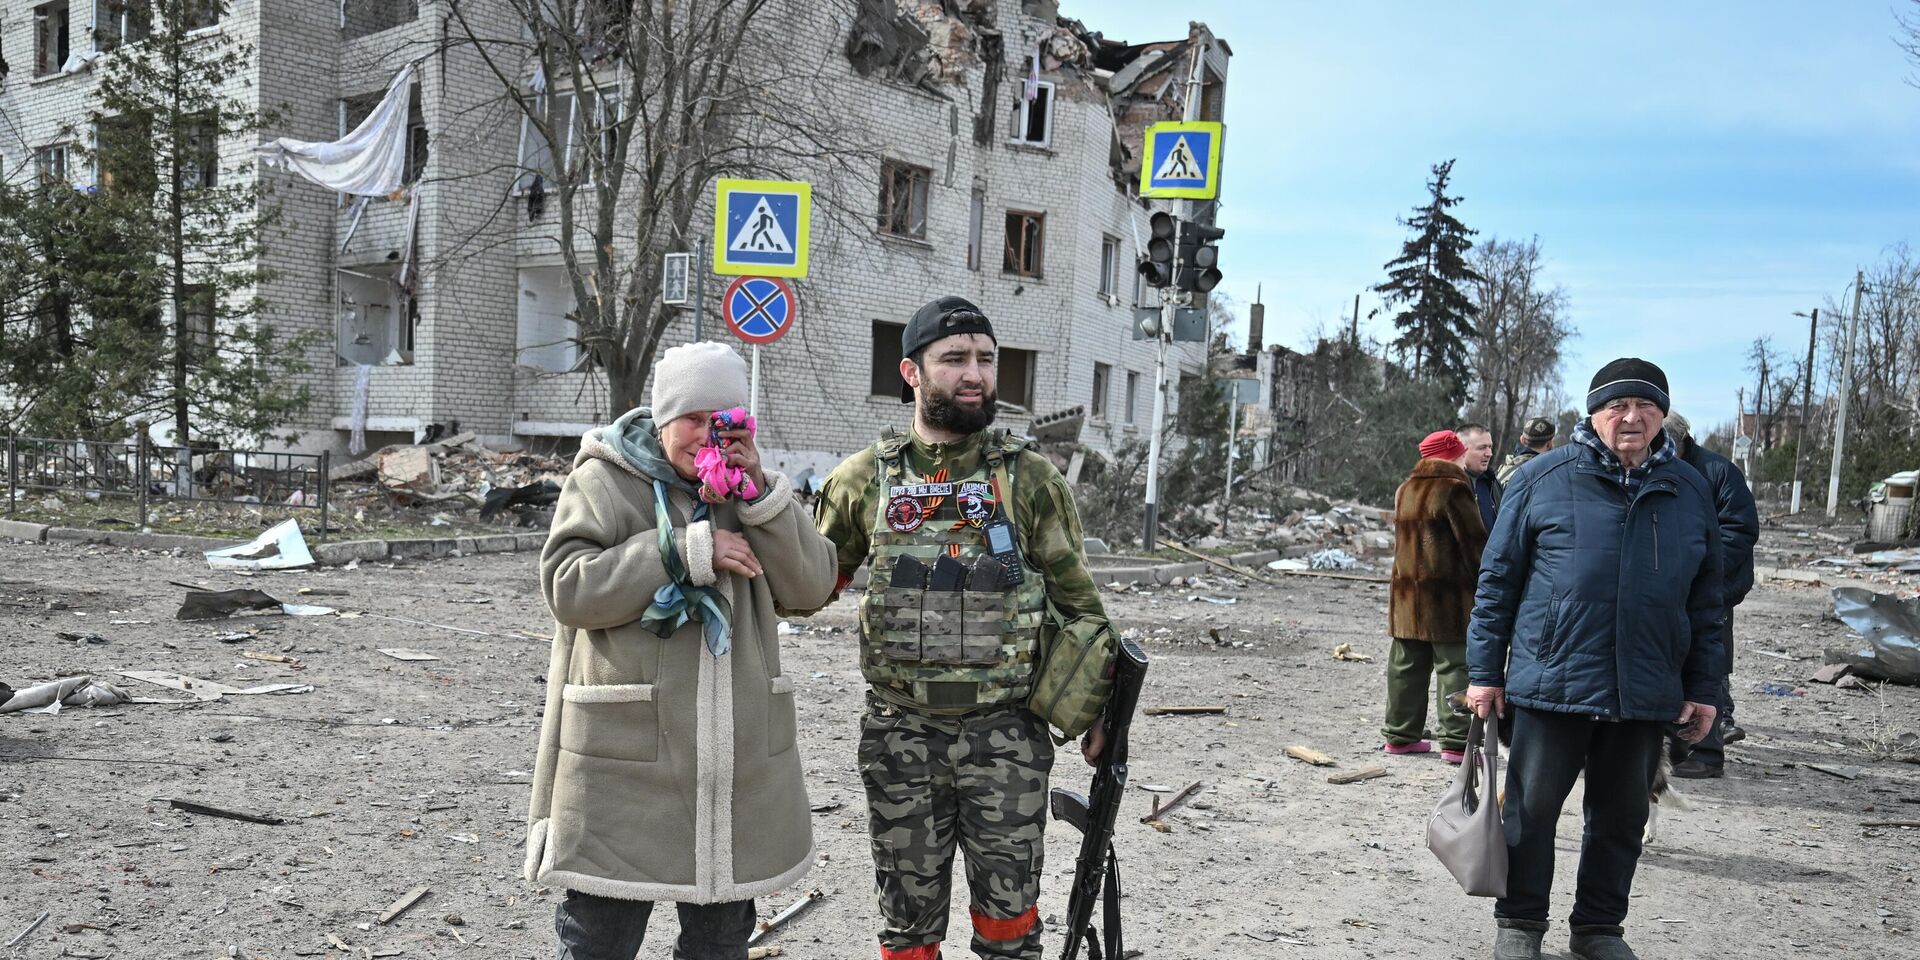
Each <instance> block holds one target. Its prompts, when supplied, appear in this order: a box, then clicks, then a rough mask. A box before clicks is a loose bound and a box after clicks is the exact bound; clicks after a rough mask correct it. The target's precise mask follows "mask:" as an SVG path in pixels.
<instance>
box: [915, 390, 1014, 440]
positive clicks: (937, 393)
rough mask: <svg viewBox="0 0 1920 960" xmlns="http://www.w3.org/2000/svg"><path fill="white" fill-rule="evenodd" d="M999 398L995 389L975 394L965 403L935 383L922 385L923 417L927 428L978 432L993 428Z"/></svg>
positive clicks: (921, 412)
mask: <svg viewBox="0 0 1920 960" xmlns="http://www.w3.org/2000/svg"><path fill="white" fill-rule="evenodd" d="M999 403H1000V397H999V394H998V393H996V392H995V391H994V390H993V389H992V388H987V389H986V390H985V391H984V392H975V393H973V394H971V395H969V396H968V398H967V399H966V400H965V401H964V402H963V401H961V400H960V399H957V398H956V397H955V396H954V394H953V393H950V392H947V391H943V390H941V389H940V387H939V386H938V385H936V384H933V383H929V382H925V381H922V382H921V384H920V415H921V416H922V417H924V418H926V421H927V425H928V426H933V427H939V428H940V429H942V430H951V431H953V432H954V433H979V432H980V431H982V430H985V429H986V428H988V427H990V426H992V425H993V415H994V413H995V408H996V407H998V406H999Z"/></svg>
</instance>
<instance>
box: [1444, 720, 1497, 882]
mask: <svg viewBox="0 0 1920 960" xmlns="http://www.w3.org/2000/svg"><path fill="white" fill-rule="evenodd" d="M1487 726H1488V724H1487V722H1486V721H1485V720H1482V719H1480V718H1479V717H1474V718H1473V721H1472V723H1470V724H1469V725H1468V727H1467V750H1466V754H1467V758H1466V761H1465V762H1463V763H1461V764H1460V774H1459V775H1458V776H1456V777H1454V780H1453V783H1452V784H1449V785H1448V787H1447V792H1446V793H1445V794H1444V795H1443V796H1441V798H1440V805H1439V806H1436V807H1434V808H1433V816H1432V817H1430V818H1428V819H1427V849H1429V850H1432V851H1433V855H1434V856H1436V857H1439V858H1440V863H1441V864H1442V865H1443V866H1445V867H1446V868H1447V872H1448V873H1451V874H1453V878H1454V879H1455V880H1458V881H1459V882H1460V886H1461V887H1462V888H1463V889H1465V890H1466V891H1467V896H1470V897H1504V896H1506V895H1507V834H1506V830H1505V829H1504V828H1503V827H1502V826H1501V823H1500V803H1499V801H1498V800H1497V799H1495V798H1497V797H1498V796H1499V787H1498V784H1499V783H1500V744H1499V742H1498V741H1493V742H1488V737H1487Z"/></svg>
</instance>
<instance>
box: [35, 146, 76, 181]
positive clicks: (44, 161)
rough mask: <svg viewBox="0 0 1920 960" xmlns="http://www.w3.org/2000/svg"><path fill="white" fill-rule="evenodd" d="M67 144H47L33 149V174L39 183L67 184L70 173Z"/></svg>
mask: <svg viewBox="0 0 1920 960" xmlns="http://www.w3.org/2000/svg"><path fill="white" fill-rule="evenodd" d="M71 159H72V158H71V157H69V156H68V152H67V144H65V143H49V144H47V145H46V146H42V147H35V148H34V151H33V174H34V178H35V179H36V180H37V181H38V182H40V183H67V182H71V181H69V180H68V174H69V173H71V172H72V166H71V164H70V163H69V161H70V160H71Z"/></svg>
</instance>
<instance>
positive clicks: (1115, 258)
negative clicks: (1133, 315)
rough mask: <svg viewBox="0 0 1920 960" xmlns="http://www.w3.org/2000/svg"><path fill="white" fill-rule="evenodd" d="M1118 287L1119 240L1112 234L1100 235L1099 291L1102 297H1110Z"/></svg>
mask: <svg viewBox="0 0 1920 960" xmlns="http://www.w3.org/2000/svg"><path fill="white" fill-rule="evenodd" d="M1119 286H1120V238H1119V237H1116V236H1113V235H1112V234H1101V235H1100V290H1099V291H1098V292H1099V294H1100V295H1101V296H1103V297H1111V296H1113V295H1114V294H1115V293H1116V292H1117V291H1116V288H1117V287H1119Z"/></svg>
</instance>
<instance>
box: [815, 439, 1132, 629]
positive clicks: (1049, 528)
mask: <svg viewBox="0 0 1920 960" xmlns="http://www.w3.org/2000/svg"><path fill="white" fill-rule="evenodd" d="M986 435H987V434H986V431H982V432H980V433H976V434H973V435H972V436H969V437H967V438H965V439H963V440H961V441H959V442H958V443H928V442H926V441H924V440H922V439H920V437H919V436H918V435H915V436H914V438H913V442H912V443H909V444H908V445H907V448H906V451H905V454H906V465H907V467H908V468H909V469H911V470H912V471H913V472H914V473H916V474H919V475H921V476H926V475H929V474H931V473H933V472H934V471H936V470H939V469H940V468H941V467H945V468H947V471H948V473H949V474H950V475H952V476H967V475H969V474H972V473H973V472H974V471H976V470H978V469H979V468H980V466H981V464H982V462H983V460H984V458H985V454H984V453H983V449H982V448H983V447H984V444H985V438H986ZM1011 466H1012V470H1013V487H1014V493H1013V495H1014V497H1015V498H1016V502H1015V504H1014V509H1013V515H1014V522H1015V523H1016V524H1017V525H1018V526H1019V533H1020V545H1021V548H1022V549H1023V550H1024V551H1025V552H1026V560H1027V562H1028V563H1029V564H1031V565H1032V566H1033V567H1034V568H1035V569H1037V570H1039V571H1040V572H1041V573H1042V574H1043V575H1044V576H1045V577H1046V581H1047V600H1048V601H1049V602H1051V603H1052V605H1053V607H1054V608H1055V609H1056V610H1058V611H1059V613H1060V616H1061V617H1062V618H1064V619H1066V620H1071V619H1073V618H1075V617H1099V618H1101V619H1105V617H1106V609H1105V607H1103V606H1102V605H1101V602H1100V592H1099V589H1098V588H1097V587H1095V585H1094V582H1093V575H1092V574H1091V573H1089V572H1088V571H1087V557H1086V552H1085V546H1084V544H1083V543H1082V539H1083V538H1084V536H1085V534H1084V533H1083V531H1082V529H1081V527H1080V514H1079V511H1077V510H1076V509H1075V508H1074V504H1073V491H1072V490H1070V489H1068V487H1067V480H1066V478H1065V477H1063V476H1061V475H1060V471H1059V470H1058V469H1056V468H1055V467H1054V465H1053V463H1052V462H1050V461H1049V460H1047V458H1046V457H1043V456H1041V455H1040V454H1038V453H1035V452H1034V451H1032V450H1031V449H1028V450H1022V451H1021V452H1020V454H1019V456H1018V458H1017V459H1015V460H1014V461H1012V463H1011ZM880 487H881V478H880V476H879V474H878V473H877V471H876V464H875V460H874V448H873V447H871V446H869V447H867V448H866V449H864V450H862V451H860V452H859V453H856V454H854V455H853V456H851V457H848V458H847V459H846V460H845V461H844V462H842V463H841V464H840V465H839V466H838V467H835V468H834V470H833V473H832V474H830V475H828V477H827V481H826V485H825V486H824V487H822V488H821V491H820V498H819V500H818V501H817V502H815V504H814V508H813V511H814V512H813V517H814V523H815V525H816V526H818V527H819V529H820V532H821V533H823V534H825V535H826V537H827V539H828V540H831V541H833V545H834V550H835V556H836V558H837V562H838V567H839V581H838V586H837V587H836V590H835V596H838V591H839V590H841V589H844V588H845V587H846V585H847V582H848V580H849V579H850V578H851V577H852V576H853V573H854V571H855V570H857V569H859V568H860V565H861V564H862V563H865V562H866V559H867V550H868V543H867V538H868V536H869V534H870V533H871V531H872V529H873V517H874V512H875V511H876V510H877V509H878V508H879V502H878V498H879V497H880V496H881V489H880Z"/></svg>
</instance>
